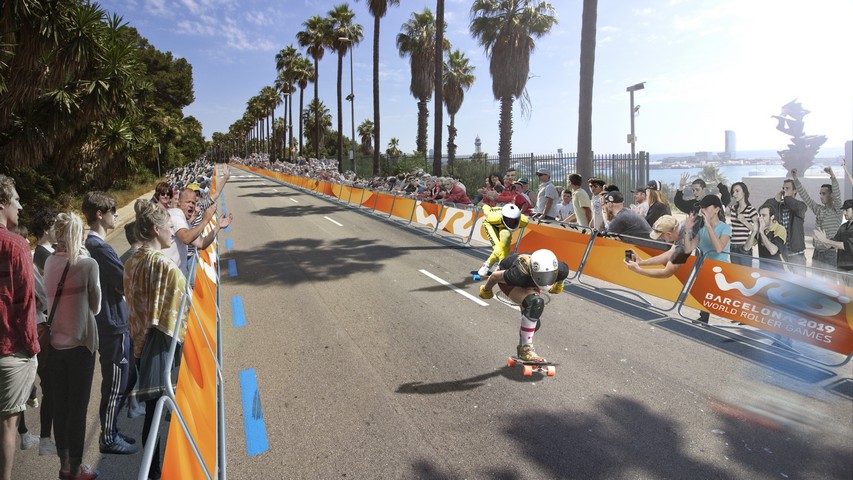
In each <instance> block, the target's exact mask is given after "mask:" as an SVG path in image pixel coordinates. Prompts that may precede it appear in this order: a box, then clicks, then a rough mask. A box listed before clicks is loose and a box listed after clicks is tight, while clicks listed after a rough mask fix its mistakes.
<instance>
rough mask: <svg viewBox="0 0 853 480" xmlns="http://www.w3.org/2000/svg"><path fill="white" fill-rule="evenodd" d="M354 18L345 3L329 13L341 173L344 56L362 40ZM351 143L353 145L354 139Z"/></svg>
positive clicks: (352, 167) (339, 167) (341, 167)
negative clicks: (335, 58) (335, 62)
mask: <svg viewBox="0 0 853 480" xmlns="http://www.w3.org/2000/svg"><path fill="white" fill-rule="evenodd" d="M354 18H355V13H354V12H353V11H352V10H350V9H349V6H348V5H347V4H345V3H344V4H341V5H338V6H336V7H335V8H333V9H332V10H330V11H329V20H330V21H331V30H332V32H331V33H332V35H331V38H332V48H333V49H334V50H335V51H336V52H337V53H338V170H339V171H341V172H343V164H344V134H343V131H344V107H343V94H342V93H341V85H342V81H343V80H342V79H343V61H344V55H346V54H347V52H349V54H350V55H352V50H353V48H355V46H356V45H358V44H359V43H360V42H361V40H362V39H363V38H364V33H363V32H362V28H361V25H359V24H357V23H353V19H354ZM353 101H355V99H353ZM352 142H353V143H355V139H354V138H353V139H352ZM350 168H351V169H353V170H355V155H353V158H352V160H351V164H350Z"/></svg>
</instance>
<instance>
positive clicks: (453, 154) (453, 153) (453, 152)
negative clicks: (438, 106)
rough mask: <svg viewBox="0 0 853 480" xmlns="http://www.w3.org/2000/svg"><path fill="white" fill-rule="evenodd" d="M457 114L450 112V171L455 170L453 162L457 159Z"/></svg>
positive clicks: (448, 139) (448, 150)
mask: <svg viewBox="0 0 853 480" xmlns="http://www.w3.org/2000/svg"><path fill="white" fill-rule="evenodd" d="M455 141H456V115H454V114H450V125H448V126H447V167H448V168H449V169H450V173H455V172H454V171H453V163H454V162H455V161H456V143H454V142H455Z"/></svg>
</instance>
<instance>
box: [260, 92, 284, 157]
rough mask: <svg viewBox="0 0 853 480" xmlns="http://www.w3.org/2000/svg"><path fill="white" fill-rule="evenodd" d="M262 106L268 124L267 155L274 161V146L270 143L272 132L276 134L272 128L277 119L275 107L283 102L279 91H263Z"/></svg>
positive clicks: (261, 95)
mask: <svg viewBox="0 0 853 480" xmlns="http://www.w3.org/2000/svg"><path fill="white" fill-rule="evenodd" d="M260 97H261V104H262V106H263V109H264V120H265V123H266V130H267V132H266V133H267V153H269V154H270V158H271V159H274V158H275V156H274V154H273V151H274V150H273V146H272V143H273V142H272V141H270V139H271V137H270V131H271V130H272V131H273V132H275V129H273V128H272V122H273V120H274V119H275V107H277V106H279V105H281V103H282V100H281V96H280V95H279V94H278V90H277V89H276V88H274V87H270V86H266V87H264V88H262V89H261V93H260Z"/></svg>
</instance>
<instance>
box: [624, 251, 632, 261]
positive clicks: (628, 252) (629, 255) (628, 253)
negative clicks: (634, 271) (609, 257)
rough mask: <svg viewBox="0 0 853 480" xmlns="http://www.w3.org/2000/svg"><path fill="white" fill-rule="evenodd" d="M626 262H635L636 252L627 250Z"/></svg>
mask: <svg viewBox="0 0 853 480" xmlns="http://www.w3.org/2000/svg"><path fill="white" fill-rule="evenodd" d="M625 261H626V262H633V261H634V252H633V251H631V250H625Z"/></svg>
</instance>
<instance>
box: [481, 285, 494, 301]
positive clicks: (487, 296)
mask: <svg viewBox="0 0 853 480" xmlns="http://www.w3.org/2000/svg"><path fill="white" fill-rule="evenodd" d="M494 296H495V292H493V291H491V290H486V286H485V285H480V298H482V299H485V300H488V299H490V298H492V297H494Z"/></svg>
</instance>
